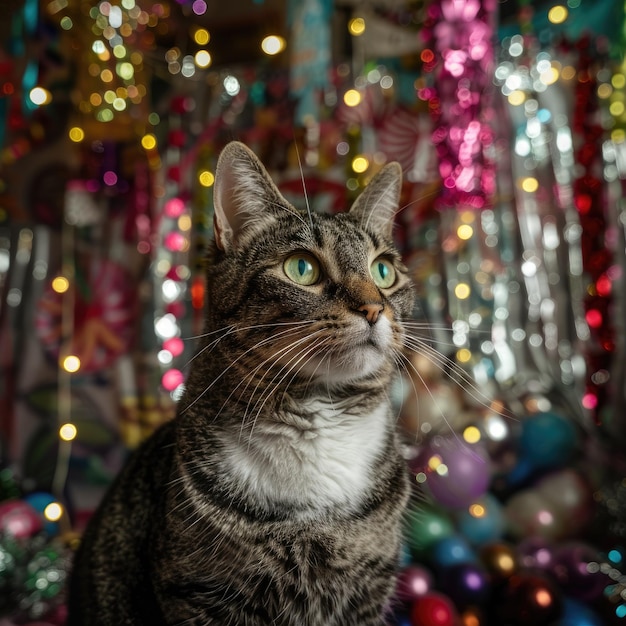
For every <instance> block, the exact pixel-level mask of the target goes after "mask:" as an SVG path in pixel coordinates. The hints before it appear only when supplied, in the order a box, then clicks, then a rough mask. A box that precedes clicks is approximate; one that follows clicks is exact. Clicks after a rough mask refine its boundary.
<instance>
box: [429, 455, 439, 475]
mask: <svg viewBox="0 0 626 626" xmlns="http://www.w3.org/2000/svg"><path fill="white" fill-rule="evenodd" d="M441 463H442V461H441V457H440V456H438V455H437V454H433V456H431V457H430V459H428V468H429V469H431V470H433V472H436V471H437V468H438V467H439V466H440V465H441Z"/></svg>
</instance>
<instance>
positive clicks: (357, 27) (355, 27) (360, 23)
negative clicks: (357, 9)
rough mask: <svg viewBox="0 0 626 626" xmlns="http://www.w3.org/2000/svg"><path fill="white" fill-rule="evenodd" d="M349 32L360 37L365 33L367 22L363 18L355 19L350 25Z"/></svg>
mask: <svg viewBox="0 0 626 626" xmlns="http://www.w3.org/2000/svg"><path fill="white" fill-rule="evenodd" d="M348 30H349V31H350V34H351V35H354V36H355V37H358V36H359V35H362V34H363V33H364V32H365V20H364V19H363V18H362V17H355V18H353V19H351V20H350V22H349V23H348Z"/></svg>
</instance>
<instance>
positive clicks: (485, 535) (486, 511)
mask: <svg viewBox="0 0 626 626" xmlns="http://www.w3.org/2000/svg"><path fill="white" fill-rule="evenodd" d="M457 525H458V528H459V530H460V531H461V534H462V535H463V537H465V539H467V541H469V543H470V544H472V545H474V546H482V545H485V544H487V543H491V542H493V541H498V540H499V539H501V538H502V536H503V535H504V529H505V520H504V514H503V511H502V505H501V504H500V502H498V500H497V499H496V498H494V497H493V496H492V495H491V494H489V493H487V494H485V495H484V496H483V497H482V498H479V499H478V500H476V502H475V503H474V504H472V505H471V506H469V507H468V508H467V509H465V510H464V511H463V512H461V513H459V514H458V516H457Z"/></svg>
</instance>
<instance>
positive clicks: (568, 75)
mask: <svg viewBox="0 0 626 626" xmlns="http://www.w3.org/2000/svg"><path fill="white" fill-rule="evenodd" d="M574 76H576V68H575V67H574V66H573V65H566V66H565V67H564V68H563V69H562V70H561V78H562V79H563V80H572V78H574Z"/></svg>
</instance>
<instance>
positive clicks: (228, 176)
mask: <svg viewBox="0 0 626 626" xmlns="http://www.w3.org/2000/svg"><path fill="white" fill-rule="evenodd" d="M276 206H282V207H287V206H289V204H288V202H287V201H286V200H285V199H284V198H283V196H282V195H281V194H280V192H279V191H278V189H277V188H276V185H274V183H273V181H272V179H271V178H270V176H269V174H268V173H267V170H266V169H265V168H264V167H263V165H262V163H261V161H259V159H258V158H257V156H256V155H255V154H254V152H252V150H250V148H248V147H247V146H245V145H244V144H242V143H240V142H238V141H233V142H231V143H229V144H228V145H227V146H226V147H225V148H224V149H223V150H222V152H221V154H220V156H219V159H218V161H217V168H216V171H215V186H214V189H213V207H214V215H213V223H214V229H215V243H216V245H217V247H218V248H219V249H220V250H224V251H229V250H231V249H232V248H233V246H235V245H236V243H237V240H238V238H239V236H240V235H241V234H242V232H243V231H244V230H247V229H253V228H254V225H255V224H259V223H260V222H267V220H272V219H274V217H273V212H272V209H273V208H275V207H276ZM268 209H269V210H268Z"/></svg>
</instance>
